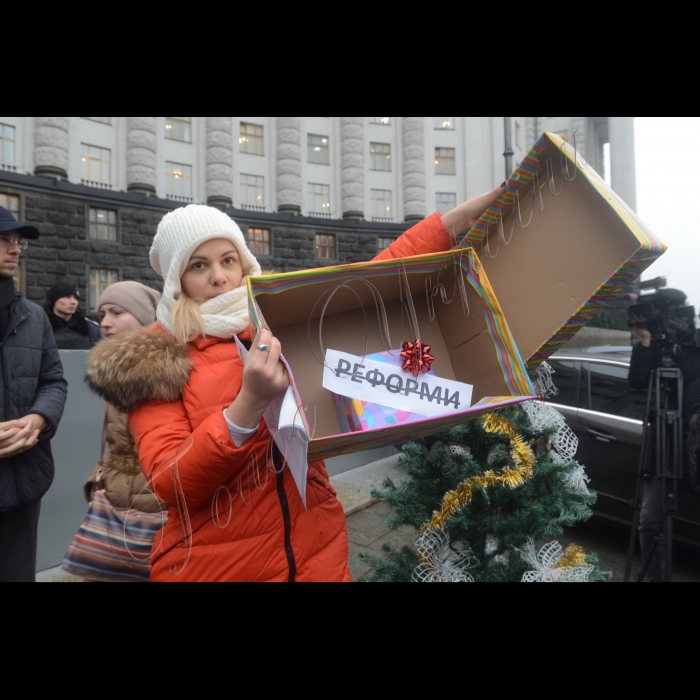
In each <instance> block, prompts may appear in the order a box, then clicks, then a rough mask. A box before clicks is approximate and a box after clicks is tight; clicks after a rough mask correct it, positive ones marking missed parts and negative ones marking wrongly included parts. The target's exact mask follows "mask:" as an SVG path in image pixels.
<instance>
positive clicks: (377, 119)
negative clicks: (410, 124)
mask: <svg viewBox="0 0 700 700" xmlns="http://www.w3.org/2000/svg"><path fill="white" fill-rule="evenodd" d="M370 123H371V124H383V125H384V126H389V125H390V124H391V117H372V121H371V122H370Z"/></svg>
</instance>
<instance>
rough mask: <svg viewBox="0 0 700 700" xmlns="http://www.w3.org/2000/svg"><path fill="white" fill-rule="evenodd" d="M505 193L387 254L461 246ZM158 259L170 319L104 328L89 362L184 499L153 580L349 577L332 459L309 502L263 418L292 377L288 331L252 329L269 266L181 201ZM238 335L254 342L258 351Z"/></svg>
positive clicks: (159, 244) (219, 217)
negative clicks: (257, 286) (120, 332)
mask: <svg viewBox="0 0 700 700" xmlns="http://www.w3.org/2000/svg"><path fill="white" fill-rule="evenodd" d="M502 192H503V190H502V189H501V188H499V189H498V190H495V191H494V192H492V193H490V194H489V195H485V196H484V197H482V198H479V199H477V200H472V202H468V203H467V204H465V205H462V207H460V208H458V209H457V210H455V211H453V212H450V214H447V215H445V217H444V218H441V217H440V215H439V214H436V215H434V216H433V217H430V218H429V219H426V220H425V221H424V222H422V223H421V224H419V225H418V226H416V227H414V228H413V229H411V230H410V231H409V232H407V233H406V234H404V236H402V237H401V238H400V239H399V240H398V241H396V242H395V243H394V244H393V245H392V246H391V247H390V248H389V249H388V250H386V251H384V253H382V255H381V256H380V258H395V257H409V256H412V255H417V254H421V253H430V252H437V251H441V250H447V249H449V248H450V246H451V237H450V234H448V232H447V228H450V227H454V228H456V229H457V230H459V231H461V230H463V229H465V228H467V227H468V226H470V225H471V224H472V223H473V222H474V220H475V219H476V218H478V216H479V215H480V214H481V213H482V212H483V211H484V210H485V209H486V208H487V207H488V205H489V204H490V203H491V202H492V201H493V200H494V199H495V198H496V197H498V196H499V195H501V194H502ZM446 227H447V228H446ZM151 263H152V265H153V267H154V269H155V270H156V272H158V273H159V274H160V275H161V276H162V277H163V278H164V280H165V286H164V291H163V298H162V300H161V302H160V305H159V307H158V321H159V325H157V326H156V327H155V328H154V329H152V330H150V331H144V330H140V331H136V332H135V333H132V334H129V335H126V336H123V337H119V338H116V339H114V340H106V341H104V342H103V343H101V344H100V345H99V346H98V347H97V348H96V350H95V351H94V352H93V354H92V356H91V359H90V368H89V372H88V379H89V381H90V383H91V385H92V387H93V388H94V389H95V390H96V391H97V392H98V393H100V394H101V395H102V396H103V397H104V398H106V400H108V401H109V402H110V403H113V404H114V405H116V406H119V407H120V408H122V409H124V410H127V411H129V425H130V428H131V431H132V433H133V435H134V438H135V440H136V445H137V447H138V451H139V457H140V461H141V466H142V469H143V471H144V474H145V475H146V476H147V478H148V479H149V480H150V482H151V487H152V489H153V490H154V491H155V493H156V495H157V496H158V498H159V500H160V501H162V502H164V503H167V504H169V505H170V506H171V508H170V512H169V517H168V522H167V525H166V527H165V528H164V530H163V534H162V538H160V539H159V538H157V539H156V542H155V544H154V551H153V555H152V561H151V563H152V575H151V580H152V581H156V582H349V581H350V580H351V578H350V572H349V568H348V538H347V531H346V524H345V515H344V512H343V507H342V505H341V504H340V502H339V501H338V499H337V496H336V493H335V491H334V490H333V487H332V486H331V484H330V480H329V478H328V473H327V471H326V468H325V465H324V463H323V462H314V463H312V464H310V465H309V473H308V483H307V487H308V488H307V508H304V505H303V503H302V500H301V497H300V495H299V491H298V489H297V487H296V484H295V482H294V478H293V476H292V474H291V472H290V470H289V469H286V468H285V467H284V464H283V461H282V459H281V457H280V455H279V453H278V452H277V450H276V449H273V446H274V442H273V440H272V436H271V435H270V431H269V430H268V428H267V426H266V424H265V422H264V420H263V414H264V412H265V410H266V409H267V407H268V406H269V404H270V402H271V401H273V400H274V399H276V398H277V397H279V396H281V395H282V394H283V393H284V392H286V390H287V388H288V386H289V378H288V376H287V374H286V371H285V368H284V365H283V364H282V363H281V362H280V360H279V356H280V353H281V346H280V343H279V341H278V340H277V339H276V338H274V337H273V336H272V334H271V333H270V332H269V331H262V332H261V333H259V334H258V335H257V336H256V337H255V338H251V335H250V330H249V319H248V300H247V289H246V286H245V283H246V278H247V276H249V275H257V274H260V266H259V264H258V262H257V260H256V259H255V258H254V256H253V255H252V254H251V253H250V251H249V249H248V246H247V244H246V241H245V238H244V237H243V234H242V233H241V231H240V229H239V228H238V226H237V225H236V224H235V223H234V222H233V221H232V220H231V219H230V218H229V217H228V216H226V215H225V214H223V213H222V212H220V211H219V210H217V209H213V208H209V207H205V206H199V205H191V206H188V207H185V208H183V209H178V210H177V211H175V212H172V213H170V214H168V215H167V216H166V217H165V218H164V219H163V221H162V222H161V224H160V226H159V228H158V233H157V235H156V237H155V240H154V243H153V248H152V250H151ZM236 337H238V339H239V340H240V341H241V342H242V343H243V344H244V345H247V346H248V347H250V352H249V354H248V356H247V359H246V361H245V364H244V362H243V361H242V360H241V358H240V355H239V351H238V349H237V346H236V343H235V338H236Z"/></svg>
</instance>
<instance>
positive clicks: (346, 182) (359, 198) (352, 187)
mask: <svg viewBox="0 0 700 700" xmlns="http://www.w3.org/2000/svg"><path fill="white" fill-rule="evenodd" d="M364 122H365V118H364V117H341V118H340V141H341V146H342V180H343V185H342V196H343V218H344V219H364V218H365V126H364Z"/></svg>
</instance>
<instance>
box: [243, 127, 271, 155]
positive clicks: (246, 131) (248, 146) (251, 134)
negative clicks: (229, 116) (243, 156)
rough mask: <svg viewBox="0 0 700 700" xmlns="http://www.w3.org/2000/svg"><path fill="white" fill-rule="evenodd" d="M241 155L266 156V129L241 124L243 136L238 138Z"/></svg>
mask: <svg viewBox="0 0 700 700" xmlns="http://www.w3.org/2000/svg"><path fill="white" fill-rule="evenodd" d="M238 143H239V144H240V146H241V153H249V154H250V155H253V156H264V155H265V127H263V126H259V125H258V124H246V123H245V122H241V135H240V136H239V137H238Z"/></svg>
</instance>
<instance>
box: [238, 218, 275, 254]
mask: <svg viewBox="0 0 700 700" xmlns="http://www.w3.org/2000/svg"><path fill="white" fill-rule="evenodd" d="M251 231H267V232H268V233H269V234H270V239H269V241H267V245H268V247H269V252H268V253H256V252H255V250H254V249H253V247H252V246H251V243H262V244H263V245H264V244H265V243H266V241H251V240H250V232H251ZM245 239H246V243H247V245H248V248H249V249H250V252H251V253H252V254H253V255H255V256H256V257H261V258H271V257H273V252H274V246H273V241H274V236H273V234H272V229H271V228H268V227H267V226H248V227H247V229H246V232H245Z"/></svg>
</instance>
